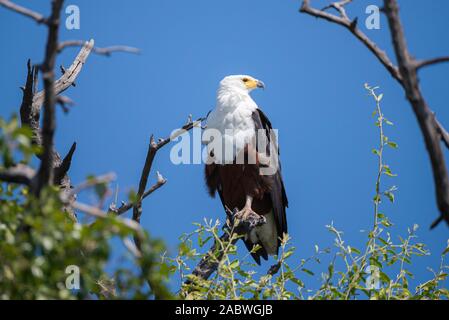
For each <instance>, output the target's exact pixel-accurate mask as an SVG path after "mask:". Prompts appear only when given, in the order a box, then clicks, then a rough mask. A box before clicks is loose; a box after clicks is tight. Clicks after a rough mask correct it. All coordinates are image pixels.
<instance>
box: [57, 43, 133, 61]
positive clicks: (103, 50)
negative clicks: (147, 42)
mask: <svg viewBox="0 0 449 320" xmlns="http://www.w3.org/2000/svg"><path fill="white" fill-rule="evenodd" d="M83 45H84V41H82V40H66V41H63V42H61V43H59V46H58V52H61V51H63V50H64V49H66V48H69V47H82V46H83ZM92 52H93V53H96V54H99V55H103V56H107V57H109V56H110V55H111V54H112V53H114V52H125V53H133V54H139V53H140V49H139V48H135V47H130V46H121V45H116V46H109V47H104V48H100V47H94V48H93V49H92Z"/></svg>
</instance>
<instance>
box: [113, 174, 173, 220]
mask: <svg viewBox="0 0 449 320" xmlns="http://www.w3.org/2000/svg"><path fill="white" fill-rule="evenodd" d="M157 177H158V178H157V182H156V183H155V184H154V185H153V186H152V187H151V188H150V189H148V190H147V191H145V192H144V193H143V195H142V201H143V200H144V199H145V198H146V197H148V196H149V195H151V194H152V193H153V192H154V191H156V190H157V189H159V188H160V187H162V186H163V185H164V184H165V183H167V179H165V178H164V177H163V176H162V175H160V174H159V172H157ZM142 201H141V202H142ZM136 205H137V204H136V203H123V204H122V205H121V206H120V207H119V208H116V207H115V204H112V205H111V206H110V207H109V212H111V213H112V214H115V215H122V214H124V213H126V212H127V211H128V210H130V209H131V208H133V207H134V206H136Z"/></svg>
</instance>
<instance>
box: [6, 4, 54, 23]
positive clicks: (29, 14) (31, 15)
mask: <svg viewBox="0 0 449 320" xmlns="http://www.w3.org/2000/svg"><path fill="white" fill-rule="evenodd" d="M0 6H3V7H5V8H7V9H9V10H12V11H15V12H17V13H20V14H21V15H24V16H26V17H29V18H31V19H33V20H35V21H36V22H37V23H47V19H45V17H44V16H43V15H41V14H40V13H38V12H35V11H33V10H30V9H28V8H25V7H22V6H19V5H18V4H15V3H13V2H11V1H9V0H0Z"/></svg>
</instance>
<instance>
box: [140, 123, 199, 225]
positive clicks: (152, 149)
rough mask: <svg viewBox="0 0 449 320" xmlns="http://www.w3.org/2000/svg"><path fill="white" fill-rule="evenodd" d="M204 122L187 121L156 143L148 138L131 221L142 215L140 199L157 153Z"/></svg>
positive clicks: (151, 138)
mask: <svg viewBox="0 0 449 320" xmlns="http://www.w3.org/2000/svg"><path fill="white" fill-rule="evenodd" d="M203 120H204V118H200V119H198V120H196V121H189V122H188V123H187V124H186V125H184V126H183V127H182V128H181V129H179V130H177V131H176V132H175V133H173V134H172V135H171V136H169V137H167V138H165V139H159V140H158V142H157V143H156V142H155V140H154V137H153V136H151V137H150V144H149V146H148V152H147V156H146V159H145V164H144V166H143V169H142V174H141V176H140V181H139V189H138V191H137V203H136V204H135V205H134V207H133V219H134V220H135V221H137V222H140V217H141V215H142V199H143V195H144V192H145V188H146V186H147V182H148V175H149V174H150V171H151V166H152V165H153V160H154V157H155V156H156V153H157V151H158V150H159V149H160V148H162V147H163V146H165V145H166V144H168V143H169V142H170V141H171V140H173V139H174V138H176V137H178V136H179V135H181V134H183V133H184V132H186V131H189V130H190V129H192V128H193V127H195V126H198V125H201V122H202V121H203Z"/></svg>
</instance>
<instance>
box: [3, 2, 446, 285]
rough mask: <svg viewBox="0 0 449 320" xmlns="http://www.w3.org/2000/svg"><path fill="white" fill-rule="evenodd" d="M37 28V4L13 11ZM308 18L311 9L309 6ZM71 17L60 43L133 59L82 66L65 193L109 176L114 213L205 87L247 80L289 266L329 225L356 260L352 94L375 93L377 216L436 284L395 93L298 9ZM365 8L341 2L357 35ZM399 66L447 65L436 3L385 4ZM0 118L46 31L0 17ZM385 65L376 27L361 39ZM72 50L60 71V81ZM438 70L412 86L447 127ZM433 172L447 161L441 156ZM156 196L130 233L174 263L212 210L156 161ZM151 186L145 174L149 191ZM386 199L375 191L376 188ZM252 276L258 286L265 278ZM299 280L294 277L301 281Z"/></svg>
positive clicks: (366, 175)
mask: <svg viewBox="0 0 449 320" xmlns="http://www.w3.org/2000/svg"><path fill="white" fill-rule="evenodd" d="M17 2H18V3H21V4H24V5H27V6H29V7H31V8H33V9H35V10H38V11H40V12H43V13H48V12H49V4H48V2H49V1H42V0H41V1H17ZM315 2H316V3H318V4H317V6H318V7H322V5H323V4H324V2H323V1H315ZM67 4H77V5H79V7H80V10H81V29H80V30H76V31H69V30H65V29H63V30H62V32H61V39H85V40H88V39H90V38H94V39H95V41H96V44H97V45H98V46H107V45H112V44H127V45H132V46H136V47H139V48H141V49H142V54H141V55H138V56H135V55H129V54H122V53H117V54H115V55H113V56H112V57H110V58H105V57H102V56H97V55H92V56H91V57H89V60H88V62H87V64H86V65H85V67H84V69H83V70H82V73H81V75H80V76H79V78H78V80H77V86H76V88H71V89H69V90H68V92H67V95H69V96H70V97H71V98H72V99H73V100H75V101H76V106H75V107H73V109H72V111H71V112H70V114H69V115H64V114H63V113H62V112H58V131H57V135H56V144H57V147H58V149H59V150H60V151H61V152H62V153H65V151H66V150H68V148H69V147H70V145H71V143H72V142H73V141H76V142H77V143H78V149H77V152H76V154H75V157H74V163H73V165H72V169H71V172H70V174H71V177H72V180H73V181H74V183H77V182H80V181H82V180H84V178H85V177H86V176H87V175H88V174H102V173H105V172H110V171H114V172H116V174H117V175H118V183H119V184H120V191H121V192H120V197H121V198H122V199H126V194H127V192H128V191H129V190H130V189H131V188H136V187H137V184H138V180H139V176H140V172H141V168H142V165H143V161H144V158H145V154H146V150H147V144H148V138H149V136H150V134H151V133H154V134H155V135H156V137H159V136H165V135H167V134H168V133H170V132H171V130H172V129H174V128H177V127H178V126H180V125H182V124H183V123H184V122H185V121H186V119H187V116H188V115H189V114H193V116H194V117H199V116H203V115H205V114H206V113H207V112H208V110H210V109H211V108H212V107H213V106H214V103H215V91H216V88H217V85H218V82H219V81H220V80H221V78H223V77H224V76H226V75H229V74H250V75H253V76H254V77H256V78H259V79H262V80H263V81H264V82H265V84H266V86H267V89H266V90H265V91H260V92H255V93H254V94H253V97H254V98H255V100H256V101H257V102H258V104H259V105H260V107H261V108H262V109H263V110H264V111H265V112H266V114H268V116H269V117H270V119H271V120H272V123H273V125H274V126H275V127H276V128H278V129H279V136H280V144H281V152H282V154H281V161H282V165H283V174H284V180H285V184H286V189H287V193H288V196H289V200H290V208H289V209H288V211H287V215H288V222H289V231H290V234H291V236H292V238H293V244H294V245H295V246H296V247H297V252H298V255H297V256H298V257H308V256H309V255H311V254H312V253H313V250H314V245H315V244H318V245H319V246H320V247H327V246H331V245H332V236H331V235H330V234H329V233H328V231H327V230H326V228H325V225H326V224H329V223H330V222H331V221H334V224H335V225H336V227H338V228H339V229H340V230H344V232H345V234H344V236H345V238H346V240H347V241H348V243H350V244H352V245H353V246H359V247H360V246H361V245H362V244H363V239H364V237H363V234H361V233H360V230H361V229H367V228H369V226H370V225H371V222H372V207H373V205H372V202H371V199H372V197H373V192H374V180H375V175H376V158H375V156H374V155H373V154H372V153H371V149H372V148H373V147H375V146H376V143H377V131H376V128H375V127H374V125H373V121H374V120H373V118H372V117H371V112H372V110H373V107H374V105H373V101H372V100H371V99H370V98H368V97H367V95H366V92H365V89H364V88H363V84H364V83H365V82H367V83H369V84H372V85H379V86H381V91H382V92H384V94H385V96H384V100H383V108H384V112H385V114H386V116H387V117H388V118H389V119H391V120H392V121H393V122H394V123H395V124H396V125H395V126H394V127H392V128H388V132H387V134H388V135H389V136H390V138H391V139H393V140H394V141H396V142H397V143H398V144H399V150H398V151H395V152H391V151H388V152H387V154H386V158H387V161H388V163H389V164H390V165H391V167H392V169H393V170H394V171H395V172H396V173H397V174H398V177H397V178H395V179H394V181H391V184H395V185H397V186H398V187H399V191H398V192H397V195H396V199H397V202H396V203H395V205H394V206H390V205H387V206H386V207H385V208H384V210H383V211H384V212H385V213H387V214H388V215H389V216H390V218H391V220H392V221H393V222H394V223H395V224H396V227H395V230H397V232H398V233H400V234H402V235H404V234H405V233H406V229H407V227H409V226H412V225H413V224H415V223H417V224H418V225H419V226H420V229H419V232H418V234H419V236H420V241H423V242H425V243H427V244H429V248H430V249H431V250H432V252H433V254H432V255H431V256H430V257H426V258H418V259H417V260H416V261H415V263H414V264H413V267H412V268H411V270H412V271H413V272H415V274H416V276H417V279H418V280H425V279H427V278H428V277H430V276H431V274H430V273H429V272H428V271H427V270H426V267H427V266H430V267H433V268H437V267H438V264H439V255H440V253H441V251H442V250H443V248H444V247H445V245H446V242H447V239H448V235H449V229H448V228H447V226H445V225H444V224H442V225H440V226H439V227H438V228H437V229H436V230H434V231H432V232H430V231H429V230H428V229H429V225H430V224H431V222H432V221H433V220H434V219H435V218H436V217H437V216H438V210H437V208H436V205H435V197H434V187H433V181H432V176H431V169H430V164H429V160H428V156H427V154H426V152H425V147H424V144H423V139H422V137H421V134H420V131H419V129H418V125H417V122H416V120H415V118H414V115H413V113H412V111H411V108H410V106H409V104H408V103H407V101H406V100H405V99H404V93H403V91H402V90H401V88H400V87H399V85H398V84H397V83H396V82H394V81H393V79H392V78H391V77H390V76H389V74H388V73H387V72H386V71H385V70H384V69H383V68H382V67H381V66H380V64H379V63H378V62H377V60H376V59H375V58H374V57H373V56H372V55H371V53H369V52H368V51H367V50H366V49H365V48H364V47H363V46H362V45H361V44H360V43H359V42H358V41H356V40H355V39H354V37H353V36H352V35H350V34H349V33H348V32H347V31H346V30H344V29H342V28H340V27H338V26H336V25H331V24H329V23H327V22H324V21H321V20H316V19H314V18H312V17H310V16H306V15H303V14H300V13H298V8H299V6H300V2H299V1H293V0H289V1H268V0H258V1H255V0H251V1H250V0H248V1H238V0H227V1H209V0H199V1H195V2H191V1H181V0H178V1H173V0H170V1H166V0H164V1H162V0H157V1H156V0H155V1H128V2H126V4H125V3H124V2H122V1H105V0H99V1H87V0H73V1H68V2H67ZM368 4H379V5H380V1H378V0H377V1H375V0H372V1H356V4H355V5H353V6H352V7H351V8H352V9H351V10H349V13H350V14H351V15H352V16H355V15H357V16H359V17H360V21H361V22H362V23H361V26H362V27H363V20H364V19H363V17H364V16H365V13H364V11H365V7H366V6H367V5H368ZM400 4H401V16H402V20H403V24H404V27H405V30H406V35H407V40H408V44H409V46H410V50H411V52H412V53H413V54H414V55H415V56H416V57H418V58H426V57H434V56H438V55H447V54H448V53H449V41H448V35H447V30H448V28H449V20H448V19H447V15H446V12H448V11H449V2H448V1H445V0H432V1H428V2H426V5H422V1H418V0H413V1H411V0H407V1H404V0H403V1H400ZM0 26H1V28H0V41H1V43H2V49H1V50H0V60H1V61H2V62H1V64H2V68H1V69H2V70H1V71H2V72H1V74H0V88H1V90H0V105H1V107H0V116H2V117H9V115H10V114H11V113H12V112H18V107H19V105H20V101H21V91H20V90H19V87H20V86H21V85H23V84H24V81H25V76H26V60H27V59H28V58H31V59H32V60H33V61H34V62H40V61H42V57H43V52H44V43H45V37H46V30H45V28H44V27H42V26H37V25H36V24H35V23H34V22H33V21H31V20H30V19H28V18H25V17H22V16H18V15H17V14H14V13H11V12H9V11H6V10H4V9H3V8H0ZM366 32H367V34H368V35H369V36H370V37H372V38H373V39H374V40H375V41H376V42H377V43H378V45H379V46H381V47H382V48H385V49H386V51H387V52H388V54H389V55H390V56H391V57H392V58H393V54H392V48H391V44H390V39H389V32H388V28H387V24H386V20H385V18H384V17H382V20H381V29H380V30H372V31H366ZM76 53H77V49H69V50H67V51H65V52H64V53H63V54H62V55H60V57H59V59H58V65H59V64H64V65H65V66H69V65H70V63H71V61H72V59H73V57H74V56H75V55H76ZM448 72H449V64H446V65H440V66H438V67H431V68H428V69H426V70H424V71H423V72H421V84H422V88H423V92H424V95H425V96H426V98H427V100H428V103H429V105H430V106H431V107H432V108H433V110H435V111H436V113H437V115H438V116H439V118H440V120H441V121H442V122H443V123H444V124H445V125H446V126H447V127H449V109H448V106H447V101H448V100H449V80H448ZM446 156H447V158H449V154H448V152H446ZM153 169H154V170H159V171H160V172H161V173H162V174H163V175H164V176H165V177H166V178H167V179H168V183H167V185H166V186H164V187H163V188H162V189H161V190H158V191H157V192H156V193H155V194H154V195H153V196H151V198H149V199H148V200H146V201H145V203H144V207H143V209H144V214H143V218H142V224H143V226H144V227H145V228H146V229H147V230H149V232H150V233H151V234H152V235H154V236H158V237H162V238H163V239H164V240H165V241H166V242H167V243H168V245H169V246H170V248H171V249H172V250H174V248H175V245H176V244H177V243H178V237H179V236H180V235H181V234H182V233H184V232H189V231H192V230H193V226H192V222H195V221H202V219H203V218H204V217H207V218H214V219H215V218H222V217H223V212H222V210H221V204H220V203H219V200H217V199H215V200H212V199H210V198H209V197H208V195H207V193H206V190H205V187H204V181H203V166H202V165H181V166H174V165H172V164H171V163H170V161H169V148H165V149H163V150H161V152H160V153H159V154H158V156H157V159H156V161H155V163H154V166H153ZM151 177H152V178H153V179H154V173H152V176H151ZM387 182H388V184H390V181H387ZM266 268H267V265H264V266H263V267H262V268H261V269H260V271H261V272H265V271H266V270H265V269H266ZM303 277H305V276H303Z"/></svg>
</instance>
